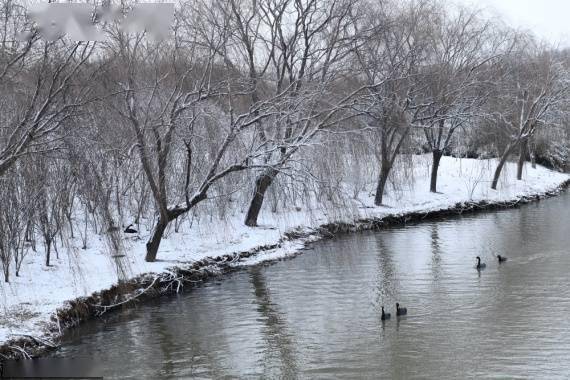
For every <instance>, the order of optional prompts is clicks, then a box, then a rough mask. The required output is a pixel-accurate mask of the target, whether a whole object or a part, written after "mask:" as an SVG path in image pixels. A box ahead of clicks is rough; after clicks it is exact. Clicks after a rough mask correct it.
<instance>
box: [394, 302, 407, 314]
mask: <svg viewBox="0 0 570 380" xmlns="http://www.w3.org/2000/svg"><path fill="white" fill-rule="evenodd" d="M406 314H408V309H406V308H405V307H400V304H399V303H398V302H396V315H406Z"/></svg>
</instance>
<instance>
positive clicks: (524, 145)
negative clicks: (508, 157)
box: [517, 139, 528, 181]
mask: <svg viewBox="0 0 570 380" xmlns="http://www.w3.org/2000/svg"><path fill="white" fill-rule="evenodd" d="M527 150H528V141H527V140H526V139H524V140H522V141H521V142H520V144H519V160H518V162H517V179H518V180H519V181H520V180H522V173H523V169H524V162H525V161H526V154H527Z"/></svg>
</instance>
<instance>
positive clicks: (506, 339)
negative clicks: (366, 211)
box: [54, 192, 570, 379]
mask: <svg viewBox="0 0 570 380" xmlns="http://www.w3.org/2000/svg"><path fill="white" fill-rule="evenodd" d="M569 217H570V192H566V193H564V194H562V195H561V196H559V197H556V198H551V199H548V200H544V201H541V202H537V203H533V204H530V205H526V206H523V207H521V208H518V209H510V210H504V211H496V212H486V213H479V214H473V215H466V216H462V217H453V218H449V219H443V220H438V221H433V222H424V223H420V224H414V225H408V226H405V227H398V228H392V229H386V230H382V231H376V232H365V233H355V234H348V235H343V236H340V237H337V238H334V239H329V240H324V241H320V242H317V243H315V244H313V245H312V246H311V247H312V248H313V249H312V250H310V251H306V252H305V253H303V254H302V255H299V256H297V257H295V258H292V259H288V260H283V261H279V262H276V263H273V264H270V265H258V266H254V267H248V268H244V269H243V270H239V271H237V272H233V273H231V274H229V275H227V276H225V277H224V278H223V279H221V280H212V281H209V282H206V283H204V284H203V285H201V286H199V287H196V288H194V289H193V290H192V291H189V292H185V293H183V294H180V295H178V296H173V297H168V298H163V299H160V300H157V301H156V302H151V303H146V304H144V305H141V306H138V307H137V308H134V309H130V310H126V311H124V312H120V313H111V314H109V315H108V316H105V317H104V318H103V319H99V320H94V321H91V322H88V323H86V324H84V325H82V326H80V327H79V328H76V329H73V330H72V331H70V332H69V333H67V335H66V336H65V337H64V344H63V345H62V347H61V348H60V349H59V350H58V351H57V352H55V353H54V355H55V356H58V357H73V358H88V359H89V360H93V361H95V362H96V365H97V367H98V370H99V371H100V372H101V373H102V374H103V375H104V376H105V378H132V379H142V378H148V379H158V378H191V377H196V378H244V377H245V378H327V379H330V378H450V379H452V378H454V379H459V378H467V377H469V378H505V377H507V378H511V377H528V378H537V377H543V378H549V379H553V378H570V361H569V360H568V359H569V358H570V283H569V281H568V269H569V268H570V254H569V253H570V230H569V228H568V227H569V224H568V221H569ZM496 254H501V255H504V256H507V257H508V261H507V262H506V263H502V264H500V265H499V264H498V262H497V260H496V258H495V256H494V255H496ZM478 255H479V256H481V258H482V259H483V262H486V263H487V268H486V269H485V270H483V271H477V270H476V269H475V257H476V256H478ZM396 302H400V304H402V306H405V307H407V308H408V316H407V317H404V318H400V319H398V318H396V317H395V315H394V314H395V310H394V309H395V303H396ZM382 305H384V306H385V308H386V310H387V311H389V312H391V313H392V318H391V320H388V321H385V322H382V321H381V320H380V308H381V306H382Z"/></svg>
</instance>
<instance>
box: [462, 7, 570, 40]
mask: <svg viewBox="0 0 570 380" xmlns="http://www.w3.org/2000/svg"><path fill="white" fill-rule="evenodd" d="M455 2H459V3H466V4H474V5H475V6H477V7H483V8H485V9H487V10H489V11H491V12H493V13H494V14H497V15H501V16H502V17H503V18H504V20H505V21H506V22H507V23H508V24H510V25H512V26H515V27H517V28H525V29H530V30H532V31H534V33H535V34H537V35H538V36H539V37H542V38H545V39H547V40H548V41H550V42H552V43H559V44H560V46H562V47H570V0H456V1H455Z"/></svg>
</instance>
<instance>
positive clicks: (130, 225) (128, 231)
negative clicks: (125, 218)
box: [125, 224, 138, 234]
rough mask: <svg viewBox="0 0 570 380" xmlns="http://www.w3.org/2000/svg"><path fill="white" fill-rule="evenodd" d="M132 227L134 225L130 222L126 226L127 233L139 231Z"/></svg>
mask: <svg viewBox="0 0 570 380" xmlns="http://www.w3.org/2000/svg"><path fill="white" fill-rule="evenodd" d="M132 227H133V225H132V224H129V226H128V227H127V228H125V233H126V234H136V233H137V232H138V231H137V230H135V229H134V228H132Z"/></svg>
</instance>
